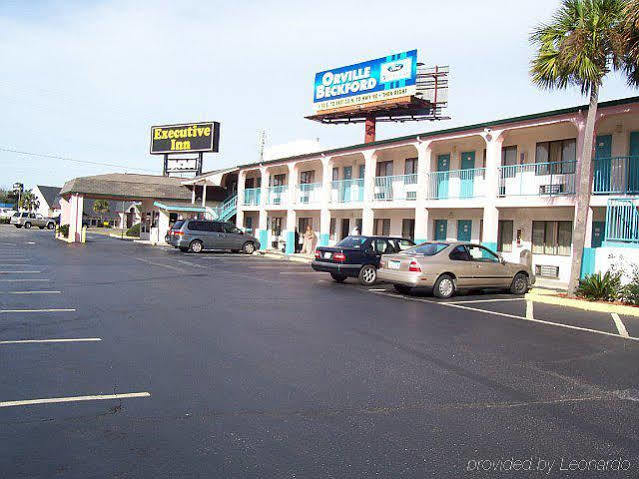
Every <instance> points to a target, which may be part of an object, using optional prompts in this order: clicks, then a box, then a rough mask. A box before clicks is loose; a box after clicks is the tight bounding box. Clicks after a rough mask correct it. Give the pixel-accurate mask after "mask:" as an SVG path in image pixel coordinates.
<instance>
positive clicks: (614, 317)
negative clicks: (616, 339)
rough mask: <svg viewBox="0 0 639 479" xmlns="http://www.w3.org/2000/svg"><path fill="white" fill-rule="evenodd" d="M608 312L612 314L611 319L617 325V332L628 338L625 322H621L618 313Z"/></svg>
mask: <svg viewBox="0 0 639 479" xmlns="http://www.w3.org/2000/svg"><path fill="white" fill-rule="evenodd" d="M610 314H611V316H612V320H613V321H614V322H615V326H617V331H619V334H621V335H622V336H623V337H624V338H629V337H630V335H629V334H628V330H627V329H626V326H625V324H623V321H621V318H620V317H619V315H618V314H617V313H610Z"/></svg>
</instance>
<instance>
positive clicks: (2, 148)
mask: <svg viewBox="0 0 639 479" xmlns="http://www.w3.org/2000/svg"><path fill="white" fill-rule="evenodd" d="M0 151H4V152H7V153H17V154H19V155H26V156H38V157H40V158H51V159H54V160H62V161H71V162H73V163H83V164H87V165H98V166H110V167H112V168H121V169H123V170H136V171H145V172H147V173H157V172H156V171H154V170H146V169H144V168H134V167H131V166H124V165H116V164H114V163H100V162H97V161H85V160H74V159H73V158H66V157H64V156H55V155H44V154H41V153H33V152H30V151H20V150H14V149H11V148H5V147H1V146H0Z"/></svg>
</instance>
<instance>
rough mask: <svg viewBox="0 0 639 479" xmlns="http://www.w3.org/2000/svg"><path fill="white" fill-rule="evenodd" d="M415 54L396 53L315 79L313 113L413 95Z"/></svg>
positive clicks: (319, 75)
mask: <svg viewBox="0 0 639 479" xmlns="http://www.w3.org/2000/svg"><path fill="white" fill-rule="evenodd" d="M416 78H417V50H411V51H408V52H403V53H397V54H395V55H389V56H387V57H383V58H377V59H375V60H370V61H367V62H362V63H357V64H355V65H349V66H346V67H340V68H333V69H331V70H326V71H323V72H319V73H317V74H316V75H315V89H314V94H313V107H314V110H315V111H316V112H319V111H324V110H332V109H336V108H343V107H348V106H355V105H362V104H366V103H371V102H377V101H384V100H392V99H394V98H400V97H406V96H412V95H415V93H416V81H415V80H416Z"/></svg>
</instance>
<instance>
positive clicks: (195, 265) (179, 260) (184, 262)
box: [176, 259, 206, 268]
mask: <svg viewBox="0 0 639 479" xmlns="http://www.w3.org/2000/svg"><path fill="white" fill-rule="evenodd" d="M176 261H177V262H178V263H182V264H187V265H189V266H193V267H194V268H206V266H202V265H201V264H196V263H191V262H190V261H184V260H181V259H178V260H176Z"/></svg>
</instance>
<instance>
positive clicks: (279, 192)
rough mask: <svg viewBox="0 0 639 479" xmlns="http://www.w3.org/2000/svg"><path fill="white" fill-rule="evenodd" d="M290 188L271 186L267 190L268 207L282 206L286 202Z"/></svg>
mask: <svg viewBox="0 0 639 479" xmlns="http://www.w3.org/2000/svg"><path fill="white" fill-rule="evenodd" d="M287 191H288V187H287V186H286V185H283V186H271V187H269V188H268V189H267V194H268V196H267V197H266V204H267V205H281V204H283V203H285V202H286V192H287Z"/></svg>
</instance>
